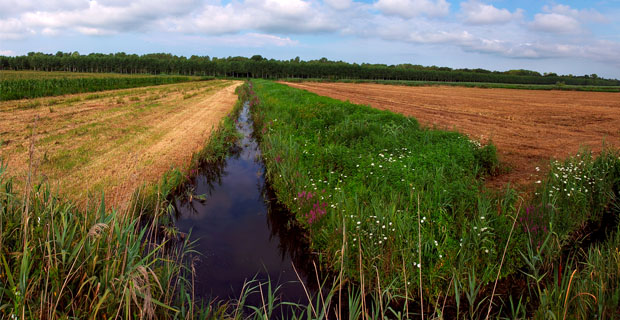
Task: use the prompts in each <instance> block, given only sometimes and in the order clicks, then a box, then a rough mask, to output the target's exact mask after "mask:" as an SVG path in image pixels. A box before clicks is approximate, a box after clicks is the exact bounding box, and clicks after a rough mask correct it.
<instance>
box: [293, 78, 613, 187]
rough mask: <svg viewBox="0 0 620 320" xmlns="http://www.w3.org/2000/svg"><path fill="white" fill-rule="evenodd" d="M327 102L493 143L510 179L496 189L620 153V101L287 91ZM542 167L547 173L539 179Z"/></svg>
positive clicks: (514, 94)
mask: <svg viewBox="0 0 620 320" xmlns="http://www.w3.org/2000/svg"><path fill="white" fill-rule="evenodd" d="M286 84H287V85H289V86H291V87H295V88H300V89H305V90H308V91H311V92H314V93H317V94H320V95H324V96H328V97H332V98H335V99H340V100H349V101H351V102H353V103H357V104H366V105H370V106H372V107H375V108H378V109H383V110H391V111H394V112H399V113H402V114H405V115H407V116H413V117H415V118H416V119H418V121H420V123H421V124H423V125H426V126H431V127H438V128H443V129H455V130H457V131H460V132H463V133H465V134H467V135H468V136H469V137H470V138H472V139H478V140H481V141H482V142H486V141H488V140H492V141H493V143H494V144H495V145H496V146H497V149H498V153H499V156H500V160H501V161H502V162H503V163H505V164H507V165H508V167H509V168H510V170H509V172H508V173H505V174H501V175H500V176H498V177H495V178H492V179H491V180H490V181H489V184H490V185H491V186H494V187H499V186H503V185H504V184H506V183H507V182H510V183H512V184H516V185H518V186H521V187H523V186H526V185H531V183H532V182H533V181H535V180H538V179H540V177H541V176H542V175H543V172H544V171H545V169H546V168H548V164H549V159H552V158H553V159H563V158H565V157H567V156H570V155H573V154H575V153H577V152H579V151H580V149H581V148H588V149H590V150H592V151H594V152H599V151H600V150H601V149H602V148H603V143H604V144H606V145H607V146H611V147H619V146H620V94H618V93H605V92H576V91H535V90H515V89H482V88H464V87H445V86H433V87H407V86H392V85H381V84H348V83H314V82H305V83H286ZM536 167H540V169H541V171H537V170H536Z"/></svg>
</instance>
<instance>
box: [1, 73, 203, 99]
mask: <svg viewBox="0 0 620 320" xmlns="http://www.w3.org/2000/svg"><path fill="white" fill-rule="evenodd" d="M200 79H201V78H199V77H187V76H185V77H182V76H152V75H144V74H136V75H120V74H106V73H101V74H87V73H70V72H37V71H25V72H18V71H0V101H6V100H17V99H26V98H39V97H47V96H58V95H63V94H71V93H84V92H94V91H102V90H112V89H126V88H136V87H146V86H153V85H161V84H171V83H179V82H188V81H197V80H200Z"/></svg>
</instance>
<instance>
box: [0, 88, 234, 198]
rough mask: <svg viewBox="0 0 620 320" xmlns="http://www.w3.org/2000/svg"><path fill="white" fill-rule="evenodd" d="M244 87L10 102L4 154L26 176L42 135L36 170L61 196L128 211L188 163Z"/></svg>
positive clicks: (3, 114)
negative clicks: (99, 199)
mask: <svg viewBox="0 0 620 320" xmlns="http://www.w3.org/2000/svg"><path fill="white" fill-rule="evenodd" d="M240 84H241V82H240V81H234V82H231V81H204V82H191V83H182V84H172V85H162V86H154V87H145V88H139V89H127V90H114V91H104V92H98V93H95V94H93V93H90V94H79V95H70V96H62V97H54V98H40V99H29V100H18V101H9V102H4V103H1V104H0V141H2V144H1V146H0V155H2V156H4V157H5V159H8V164H9V171H10V172H11V174H12V175H13V176H18V177H23V176H25V175H26V174H27V172H28V168H29V149H30V145H31V141H32V132H35V135H34V146H35V148H34V151H35V152H34V157H33V159H34V161H33V168H35V169H36V170H37V172H36V173H37V174H40V175H42V176H43V177H45V178H47V179H48V180H49V181H50V182H51V185H52V187H53V188H54V189H55V190H62V193H63V194H65V195H67V196H68V197H69V198H72V199H74V200H78V201H84V199H86V198H87V197H86V195H87V194H95V195H96V194H98V192H101V191H104V192H105V194H106V202H107V203H108V204H109V205H122V204H124V203H126V201H127V200H128V199H129V197H130V196H131V194H132V191H133V190H135V188H136V187H139V186H141V185H143V184H145V183H146V184H148V183H151V182H154V181H156V180H158V179H159V178H160V177H161V176H162V174H163V173H164V172H165V171H167V170H168V169H170V168H171V167H184V166H186V165H187V164H188V163H189V161H190V159H191V157H192V154H193V153H195V152H196V151H198V150H199V149H200V148H201V147H202V146H204V143H205V141H206V140H207V138H208V137H209V135H210V133H211V132H212V130H214V129H215V128H217V126H218V124H219V121H220V120H221V119H222V118H223V117H224V116H225V115H226V114H228V112H229V111H230V110H231V109H232V107H233V105H234V103H235V102H236V100H237V96H236V94H235V93H234V91H235V88H236V87H237V86H239V85H240ZM37 117H38V120H36V121H35V118H37ZM19 180H20V181H25V179H19Z"/></svg>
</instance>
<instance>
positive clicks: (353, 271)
mask: <svg viewBox="0 0 620 320" xmlns="http://www.w3.org/2000/svg"><path fill="white" fill-rule="evenodd" d="M253 83H255V86H254V88H255V89H254V90H255V95H256V98H255V100H252V105H253V107H252V108H253V109H252V112H253V119H254V123H255V124H256V125H257V126H258V128H257V129H258V130H256V131H257V132H261V133H262V139H261V149H262V152H263V154H264V157H265V158H266V166H267V175H268V177H269V179H270V180H271V181H272V184H273V186H274V188H275V190H276V192H277V194H278V199H279V200H280V201H282V202H283V203H284V204H285V205H286V206H287V207H288V208H289V209H291V211H292V212H294V213H295V214H296V215H297V217H298V220H300V221H301V222H302V223H303V224H305V225H306V226H307V227H308V229H309V230H310V232H309V234H310V237H311V243H312V246H313V247H314V248H315V249H316V250H318V251H319V252H321V253H322V258H323V259H324V261H325V262H327V264H328V265H330V266H332V267H335V268H336V269H338V268H339V267H340V257H339V254H340V251H341V249H342V246H343V243H342V239H343V232H344V233H345V234H346V244H345V246H344V248H345V252H344V254H345V257H344V259H343V261H344V264H345V265H344V266H342V267H343V268H344V270H345V273H346V275H347V277H349V278H351V279H355V280H357V281H360V280H361V279H365V282H364V283H363V285H365V286H368V287H370V288H376V287H377V286H378V284H383V285H389V286H391V287H393V288H395V291H396V292H398V293H400V294H405V293H404V289H405V288H406V287H408V290H409V291H410V292H408V293H407V294H408V295H413V296H415V295H417V294H416V293H415V292H417V288H418V284H419V278H418V276H417V270H418V269H417V268H418V264H419V263H418V249H417V248H418V245H421V247H422V250H423V251H422V262H421V264H420V265H419V267H421V268H422V273H423V279H422V281H423V286H424V293H425V294H430V295H431V297H435V298H436V297H437V295H438V293H439V291H441V290H444V292H445V289H446V288H447V287H448V284H449V282H450V276H451V274H452V272H453V266H454V265H455V264H456V263H457V261H460V262H461V263H462V264H465V265H468V266H472V267H473V266H474V265H491V264H492V262H493V261H496V260H497V259H498V255H499V254H501V252H499V249H498V248H499V247H498V244H500V243H502V241H501V239H502V238H503V237H506V236H507V234H508V232H507V231H508V230H509V227H510V224H509V223H508V222H509V221H508V217H507V216H505V215H499V216H498V215H497V214H496V210H497V208H496V206H495V204H494V203H493V202H492V199H491V198H489V197H487V196H486V195H485V194H481V193H480V187H481V182H482V179H481V177H484V176H485V175H486V174H488V173H489V172H491V171H493V170H494V168H495V167H496V166H497V160H496V157H495V149H494V147H493V146H492V145H487V146H481V145H480V144H479V143H478V142H477V141H470V140H469V139H468V138H467V137H466V136H464V135H462V134H459V133H456V132H448V131H440V130H432V129H427V128H423V127H421V126H420V125H419V124H418V123H417V121H416V120H415V119H413V118H407V117H404V116H402V115H399V114H394V113H391V112H387V111H379V110H376V109H372V108H370V107H367V106H359V105H354V104H351V103H347V102H341V101H338V100H334V99H330V98H326V97H321V96H317V95H315V94H312V93H308V92H304V91H301V90H297V89H293V88H290V87H286V86H283V85H280V84H275V83H272V82H266V81H254V82H253ZM509 205H510V203H507V204H506V206H509ZM504 209H507V208H504ZM418 210H419V212H420V217H421V220H420V221H419V220H418V215H417V212H418ZM418 222H419V223H421V225H422V230H421V234H422V236H421V238H418V236H417V235H418V229H417V228H418ZM473 228H475V230H478V231H477V232H474V233H473V234H472V233H471V232H470V231H471V230H472V229H473ZM360 250H361V252H360ZM465 250H467V251H468V252H467V257H466V259H465V258H464V257H463V254H464V252H465ZM514 257H515V256H514V255H512V256H511V258H513V259H514ZM360 258H361V261H360ZM461 260H463V261H461ZM360 265H361V266H362V270H359V267H358V266H360ZM403 265H405V266H406V269H407V271H406V272H405V273H404V272H403ZM407 284H408V285H407Z"/></svg>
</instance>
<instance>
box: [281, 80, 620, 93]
mask: <svg viewBox="0 0 620 320" xmlns="http://www.w3.org/2000/svg"><path fill="white" fill-rule="evenodd" d="M280 81H283V82H293V83H308V82H312V83H314V82H318V83H349V84H385V85H398V86H409V87H429V86H434V87H440V86H446V87H466V88H485V89H489V88H498V89H523V90H546V91H548V90H562V91H592V92H620V87H619V86H594V85H567V84H563V83H556V84H521V83H501V82H500V83H497V82H479V81H478V82H467V81H459V82H450V81H419V80H418V81H415V80H365V79H340V80H332V79H318V78H317V79H295V78H290V79H289V78H285V79H281V80H280Z"/></svg>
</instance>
